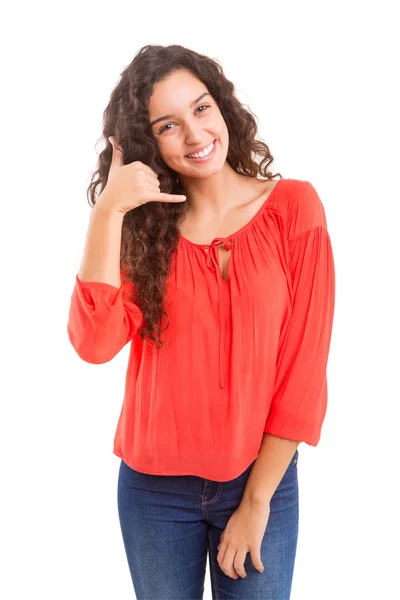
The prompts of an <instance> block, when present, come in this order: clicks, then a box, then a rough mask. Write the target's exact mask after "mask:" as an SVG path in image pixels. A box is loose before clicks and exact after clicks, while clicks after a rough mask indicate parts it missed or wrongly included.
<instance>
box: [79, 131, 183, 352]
mask: <svg viewBox="0 0 400 600" xmlns="http://www.w3.org/2000/svg"><path fill="white" fill-rule="evenodd" d="M109 140H110V143H111V144H112V159H111V164H110V169H109V173H108V179H107V184H106V186H105V188H104V189H103V191H102V192H101V194H100V196H99V198H98V199H97V201H96V204H95V206H94V208H93V209H92V213H91V216H90V223H89V228H88V232H87V236H86V244H85V251H84V255H83V260H82V265H81V268H80V270H79V273H78V275H77V276H76V281H75V287H74V290H73V293H72V297H71V304H70V310H69V319H68V327H67V328H68V336H69V339H70V342H71V344H72V345H73V347H74V348H75V350H76V352H77V353H78V354H79V356H80V357H81V358H82V359H83V360H85V361H86V362H89V363H96V364H100V363H105V362H108V361H109V360H111V359H112V358H114V356H115V355H116V354H117V353H118V352H119V351H120V350H121V349H122V348H123V346H125V344H127V343H128V342H129V341H130V340H131V339H132V338H133V336H134V335H135V333H136V332H137V330H138V329H139V327H140V325H141V324H142V320H143V314H142V312H141V311H140V309H139V307H138V306H137V305H136V304H134V303H133V302H132V298H133V297H135V287H134V284H133V282H132V281H128V282H127V283H125V284H121V281H122V279H121V278H122V276H123V274H122V272H121V269H120V254H121V238H122V223H123V219H124V215H125V214H126V213H127V212H129V211H131V210H134V209H135V208H138V207H139V206H142V205H143V204H145V203H147V202H182V201H185V200H186V196H182V195H180V194H167V193H163V192H161V191H160V182H159V180H158V176H157V174H156V173H155V171H153V170H152V169H151V168H150V167H149V166H148V165H146V164H144V163H142V162H141V161H138V160H136V161H134V162H133V163H129V164H127V165H124V159H123V151H122V149H121V148H119V146H118V144H115V143H114V140H113V138H109Z"/></svg>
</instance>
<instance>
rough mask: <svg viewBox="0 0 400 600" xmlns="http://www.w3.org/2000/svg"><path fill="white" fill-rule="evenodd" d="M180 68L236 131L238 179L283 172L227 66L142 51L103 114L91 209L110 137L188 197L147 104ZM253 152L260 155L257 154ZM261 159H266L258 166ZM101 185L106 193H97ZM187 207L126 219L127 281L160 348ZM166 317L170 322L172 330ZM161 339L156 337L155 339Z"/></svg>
mask: <svg viewBox="0 0 400 600" xmlns="http://www.w3.org/2000/svg"><path fill="white" fill-rule="evenodd" d="M177 69H186V70H188V71H190V72H191V73H192V74H193V75H195V76H196V77H197V78H198V79H199V80H200V81H202V82H203V83H204V85H205V86H206V87H207V89H208V91H209V92H210V94H211V95H212V97H213V98H214V100H215V102H216V103H217V105H218V107H219V110H220V112H221V114H222V117H223V119H224V121H225V123H226V126H227V129H228V133H229V149H228V153H227V158H226V160H227V162H228V164H229V165H230V167H231V168H232V169H233V170H234V171H236V172H237V173H239V174H242V175H247V176H249V177H254V178H257V176H258V175H259V174H260V175H261V176H262V177H264V178H265V179H266V180H268V179H272V178H274V177H276V176H277V175H279V177H280V178H281V179H282V176H281V174H280V173H275V174H274V175H272V174H271V172H269V171H268V170H267V167H268V165H269V164H270V163H271V162H273V160H274V158H273V156H272V155H271V153H270V151H269V148H268V146H267V145H266V144H265V143H264V142H262V141H260V140H256V139H255V138H256V135H257V122H256V119H255V117H254V116H253V114H252V113H251V111H250V110H249V109H248V108H247V107H246V108H245V107H244V106H243V105H242V104H241V103H240V102H239V100H238V99H237V98H236V96H235V89H234V86H233V84H232V83H231V82H230V81H229V80H228V79H227V78H226V77H225V75H224V73H223V69H222V66H221V65H220V63H219V62H218V61H217V60H215V59H212V58H209V57H208V56H205V55H203V54H198V53H197V52H195V51H193V50H190V49H188V48H185V47H184V46H180V45H176V44H174V45H170V46H158V45H153V44H149V45H146V46H143V47H142V48H141V49H140V50H139V52H138V53H137V54H136V56H135V57H134V59H133V60H132V62H131V63H130V64H129V65H128V66H127V67H126V68H125V69H124V70H123V71H122V73H121V77H120V80H119V82H118V84H117V85H116V87H115V88H114V90H113V91H112V94H111V96H110V101H109V103H108V105H107V107H106V109H105V111H104V113H103V137H102V138H100V139H103V140H105V141H106V147H105V148H104V150H103V151H102V152H101V153H100V155H99V159H98V167H97V170H96V171H95V172H94V173H93V175H92V178H91V183H90V185H89V187H88V190H87V197H88V200H89V204H90V205H91V206H92V207H93V206H94V205H95V203H96V197H97V195H98V194H99V193H101V192H102V191H103V189H104V187H105V186H106V183H107V178H108V172H109V169H110V164H111V156H112V146H111V143H110V142H109V140H108V137H109V136H110V135H113V136H115V138H116V139H115V141H116V142H117V143H118V145H119V146H120V148H122V150H123V156H124V164H129V163H131V162H133V161H135V160H139V161H141V162H143V163H145V164H146V165H148V166H149V167H150V168H151V169H153V171H154V172H155V173H156V174H157V176H158V179H159V182H160V191H161V192H166V193H169V194H184V190H183V189H182V186H181V185H180V182H179V180H178V177H177V173H176V172H175V171H173V170H172V169H170V168H169V167H168V166H167V165H166V164H165V162H164V161H163V160H162V158H161V156H160V154H159V151H158V147H157V143H156V140H155V138H154V135H153V132H152V129H151V127H150V121H149V114H148V104H149V100H150V97H151V95H152V93H153V87H154V85H155V84H156V83H157V82H158V81H160V80H162V79H164V78H165V77H166V76H168V75H170V74H171V73H172V72H173V71H176V70H177ZM253 154H254V157H253ZM257 157H260V158H261V160H260V161H259V162H258V161H257V160H256V158H257ZM97 188H99V190H97ZM188 208H189V204H188V203H187V202H179V203H173V202H148V203H146V204H143V205H141V206H139V207H137V208H135V209H134V210H131V211H129V212H128V213H126V215H125V216H124V220H123V225H122V239H121V256H120V267H121V272H122V273H124V279H123V281H122V283H126V282H127V281H129V280H131V281H133V283H134V288H135V296H136V297H135V299H134V302H135V303H136V304H137V305H138V306H139V308H140V310H141V311H142V313H143V317H144V323H143V326H142V327H141V329H140V331H139V333H140V336H141V338H142V340H143V339H144V337H145V336H146V335H147V336H148V337H149V341H152V342H154V343H155V344H156V346H157V347H158V348H160V347H161V346H162V345H163V342H162V340H161V333H162V331H164V329H166V328H167V327H168V314H167V312H166V311H165V310H164V306H163V300H164V294H165V285H166V280H167V277H168V274H169V269H170V265H171V259H172V258H173V255H174V252H175V250H176V248H177V245H178V242H179V229H178V226H177V225H178V223H179V222H180V220H181V219H182V218H183V217H184V214H185V213H186V212H187V210H188ZM163 317H166V318H167V321H166V326H165V328H163V327H162V320H163ZM154 334H155V335H154Z"/></svg>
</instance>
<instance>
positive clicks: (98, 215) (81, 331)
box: [67, 195, 143, 364]
mask: <svg viewBox="0 0 400 600" xmlns="http://www.w3.org/2000/svg"><path fill="white" fill-rule="evenodd" d="M103 200H104V201H103ZM106 200H107V199H106V198H104V199H102V196H101V195H100V197H99V198H98V201H97V203H96V205H95V206H94V208H93V209H92V213H91V215H90V222H89V227H88V232H87V236H86V243H85V250H84V255H83V259H82V264H81V268H80V270H79V273H78V275H77V276H76V281H75V287H74V290H73V293H72V297H71V303H70V309H69V318H68V325H67V330H68V337H69V340H70V342H71V344H72V346H73V347H74V349H75V350H76V352H77V354H78V355H79V356H80V357H81V358H82V359H83V360H84V361H86V362H89V363H93V364H101V363H105V362H108V361H110V360H111V359H112V358H114V356H115V355H116V354H117V353H118V352H119V351H120V350H121V349H122V348H123V347H124V346H125V345H126V344H127V343H128V342H129V341H130V340H131V339H132V338H133V336H134V335H135V333H136V332H137V330H138V328H139V326H140V325H141V323H142V319H143V315H142V313H141V311H140V309H139V307H138V306H137V305H136V304H134V303H133V302H132V296H130V295H129V294H134V284H133V282H131V281H128V282H127V283H125V284H122V283H121V280H122V272H121V270H120V252H121V234H122V222H123V218H124V215H123V213H121V212H120V211H118V210H114V209H113V208H112V203H110V202H108V201H106Z"/></svg>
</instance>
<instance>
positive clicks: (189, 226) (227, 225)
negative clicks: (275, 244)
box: [179, 180, 277, 281]
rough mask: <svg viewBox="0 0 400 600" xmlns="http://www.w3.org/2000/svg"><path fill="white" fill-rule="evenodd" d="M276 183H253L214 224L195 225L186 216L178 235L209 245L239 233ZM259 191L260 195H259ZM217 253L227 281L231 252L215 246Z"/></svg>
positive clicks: (221, 245) (271, 181) (270, 181)
mask: <svg viewBox="0 0 400 600" xmlns="http://www.w3.org/2000/svg"><path fill="white" fill-rule="evenodd" d="M276 184H277V181H274V180H269V181H263V182H259V181H255V180H253V181H252V183H251V185H249V188H248V197H247V199H245V200H244V202H242V203H240V204H238V206H237V207H235V208H234V209H232V210H231V211H230V212H229V214H227V215H226V216H225V217H224V219H223V221H221V222H219V223H216V221H215V219H214V220H213V221H212V222H209V223H198V222H197V223H196V222H194V221H193V220H191V219H190V215H189V214H188V215H186V218H185V220H184V222H183V223H182V224H181V225H179V231H180V233H181V234H182V235H183V236H184V237H185V238H186V239H187V240H189V241H190V242H193V243H194V244H210V243H211V241H212V240H213V239H215V238H217V237H222V238H225V237H228V236H229V235H231V234H233V233H235V232H236V231H239V230H240V229H242V227H244V226H245V225H247V223H249V222H250V221H251V220H252V218H253V217H254V216H255V215H256V214H257V212H258V211H259V210H260V208H261V207H262V205H263V204H264V202H265V201H266V199H267V198H268V196H269V194H270V193H271V192H272V190H273V188H274V187H275V185H276ZM260 190H261V193H260ZM217 250H218V253H219V266H220V270H221V275H222V278H223V279H224V280H225V281H227V274H228V268H229V262H230V258H231V254H232V251H231V250H225V248H224V246H223V244H220V245H219V246H217Z"/></svg>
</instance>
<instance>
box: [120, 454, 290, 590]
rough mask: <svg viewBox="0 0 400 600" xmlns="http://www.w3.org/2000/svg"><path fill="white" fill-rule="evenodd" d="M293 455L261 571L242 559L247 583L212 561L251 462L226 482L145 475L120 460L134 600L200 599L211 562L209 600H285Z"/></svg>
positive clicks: (275, 504) (275, 502) (274, 502)
mask: <svg viewBox="0 0 400 600" xmlns="http://www.w3.org/2000/svg"><path fill="white" fill-rule="evenodd" d="M298 455H299V452H298V450H297V449H296V452H295V453H294V455H293V458H292V460H291V462H290V465H289V466H288V468H287V470H286V472H285V474H284V476H283V478H282V480H281V482H280V483H279V485H278V487H277V489H276V491H275V493H274V495H273V496H272V499H271V502H270V516H269V519H268V524H267V528H266V530H265V534H264V537H263V540H262V543H261V561H262V563H263V565H264V571H263V572H262V573H260V572H259V571H258V570H257V569H256V568H255V567H254V565H253V563H252V560H251V556H250V552H248V553H247V555H246V559H245V562H244V569H245V571H246V573H247V577H244V578H241V577H239V578H238V579H233V578H232V577H229V576H228V575H226V574H225V573H224V572H223V571H222V569H221V568H220V566H219V565H218V562H217V554H218V550H217V546H218V544H219V541H220V537H221V534H222V532H223V530H224V529H225V527H226V525H227V522H228V520H229V518H230V517H231V515H232V513H233V512H234V511H235V510H236V509H237V507H238V506H239V504H240V501H241V498H242V494H243V491H244V488H245V485H246V482H247V479H248V476H249V474H250V471H251V468H252V466H253V464H254V462H255V461H253V462H252V463H251V464H250V465H249V466H248V467H247V469H246V470H245V471H244V472H243V473H242V474H241V475H239V476H238V477H236V478H235V479H232V480H231V481H224V482H218V481H213V480H209V479H204V478H202V477H198V476H196V475H150V474H148V473H141V472H139V471H136V470H134V469H132V468H131V467H129V466H128V465H127V464H126V463H125V462H124V461H123V460H121V464H120V469H119V476H118V512H119V520H120V524H121V532H122V537H123V542H124V546H125V552H126V556H127V559H128V565H129V570H130V574H131V577H132V582H133V587H134V590H135V594H136V597H137V599H138V600H177V599H180V600H194V599H196V600H197V599H200V600H201V599H202V598H203V592H204V580H205V574H206V564H207V555H208V557H209V568H210V579H211V586H212V589H211V593H212V598H213V599H214V600H223V599H228V598H235V599H236V600H237V599H243V600H245V599H246V600H250V599H251V600H261V599H262V600H289V599H290V590H291V586H292V577H293V571H294V562H295V556H296V547H297V536H298V523H299V497H298V480H297V461H298Z"/></svg>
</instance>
